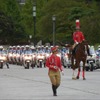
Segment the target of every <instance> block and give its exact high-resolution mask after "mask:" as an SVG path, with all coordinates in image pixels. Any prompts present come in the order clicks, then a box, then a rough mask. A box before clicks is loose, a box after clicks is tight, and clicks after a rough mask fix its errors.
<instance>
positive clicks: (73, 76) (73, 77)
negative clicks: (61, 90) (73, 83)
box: [71, 56, 76, 79]
mask: <svg viewBox="0 0 100 100" xmlns="http://www.w3.org/2000/svg"><path fill="white" fill-rule="evenodd" d="M71 62H72V69H73V74H72V79H76V78H75V75H74V72H75V67H74V66H75V65H74V57H73V56H72V57H71Z"/></svg>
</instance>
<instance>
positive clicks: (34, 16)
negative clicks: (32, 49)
mask: <svg viewBox="0 0 100 100" xmlns="http://www.w3.org/2000/svg"><path fill="white" fill-rule="evenodd" d="M33 20H34V36H33V39H34V40H33V41H34V45H35V34H36V4H34V5H33Z"/></svg>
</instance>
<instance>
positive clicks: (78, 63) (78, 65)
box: [76, 61, 81, 79]
mask: <svg viewBox="0 0 100 100" xmlns="http://www.w3.org/2000/svg"><path fill="white" fill-rule="evenodd" d="M77 67H78V74H77V77H76V79H79V77H80V71H81V69H80V61H78V62H77Z"/></svg>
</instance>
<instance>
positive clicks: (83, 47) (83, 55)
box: [60, 41, 89, 80]
mask: <svg viewBox="0 0 100 100" xmlns="http://www.w3.org/2000/svg"><path fill="white" fill-rule="evenodd" d="M60 44H61V45H62V46H65V47H69V49H70V51H71V53H70V58H71V63H72V69H73V76H72V79H79V76H80V71H81V70H80V62H81V61H82V62H83V65H82V67H83V70H82V77H83V80H85V79H86V78H85V63H86V59H87V54H88V50H89V48H88V43H87V41H83V42H81V43H79V44H78V45H77V47H76V50H75V53H74V54H73V53H72V46H73V45H70V44H68V45H64V44H62V43H61V42H60ZM77 68H78V74H77V76H76V77H75V75H74V71H75V69H77Z"/></svg>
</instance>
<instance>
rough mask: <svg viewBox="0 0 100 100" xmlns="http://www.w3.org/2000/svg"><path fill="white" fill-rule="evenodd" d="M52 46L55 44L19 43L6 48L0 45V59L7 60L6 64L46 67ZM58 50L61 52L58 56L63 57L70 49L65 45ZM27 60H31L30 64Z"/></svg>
mask: <svg viewBox="0 0 100 100" xmlns="http://www.w3.org/2000/svg"><path fill="white" fill-rule="evenodd" d="M52 47H53V46H43V45H42V46H37V47H34V46H29V45H25V46H19V45H18V46H9V47H8V48H6V49H5V48H4V47H3V46H0V61H1V60H3V62H7V63H6V65H7V64H8V63H9V64H17V65H23V66H24V67H25V66H28V67H27V68H29V66H31V67H32V68H34V67H35V66H37V67H43V66H44V67H45V61H46V59H47V58H48V57H49V56H50V55H51V48H52ZM58 48H59V46H58ZM58 52H59V53H58V56H60V57H61V58H62V56H63V55H64V54H66V53H68V49H67V48H65V47H63V48H61V49H60V48H59V51H58ZM2 57H3V58H2ZM4 57H5V58H4ZM4 59H5V61H4ZM27 61H28V62H30V64H27V63H26V62H27ZM40 62H41V63H40ZM26 64H27V65H26ZM1 68H2V66H1ZM25 68H26V67H25Z"/></svg>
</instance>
